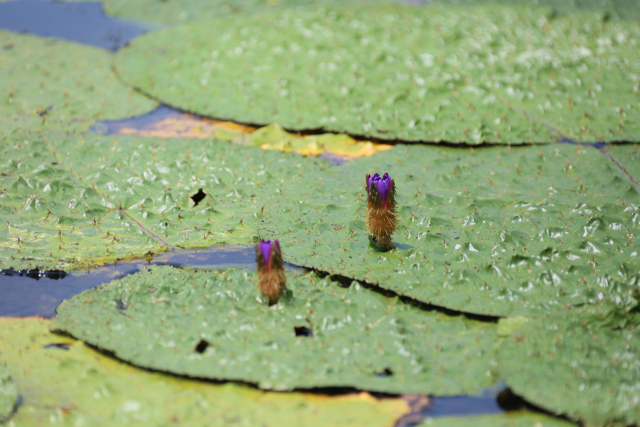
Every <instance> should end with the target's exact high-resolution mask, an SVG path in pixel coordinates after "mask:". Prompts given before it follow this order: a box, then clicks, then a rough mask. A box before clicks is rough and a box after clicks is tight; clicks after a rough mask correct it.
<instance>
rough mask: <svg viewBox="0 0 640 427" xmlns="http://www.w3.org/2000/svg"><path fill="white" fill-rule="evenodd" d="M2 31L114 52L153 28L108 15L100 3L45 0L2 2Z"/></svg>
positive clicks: (0, 12) (0, 25)
mask: <svg viewBox="0 0 640 427" xmlns="http://www.w3.org/2000/svg"><path fill="white" fill-rule="evenodd" d="M132 1H133V0H132ZM0 28H1V29H4V30H10V31H15V32H18V33H29V34H35V35H38V36H44V37H54V38H58V39H63V40H69V41H73V42H78V43H83V44H87V45H90V46H96V47H100V48H103V49H107V50H110V51H112V52H115V51H116V50H118V49H120V48H121V47H122V46H124V45H125V44H126V43H127V42H128V41H129V40H131V39H132V38H134V37H136V36H138V35H140V34H142V33H144V32H145V31H147V30H149V29H150V27H149V26H148V25H142V24H138V23H135V22H128V21H123V20H121V19H115V18H112V17H109V16H107V15H105V13H104V11H103V9H102V4H101V3H98V2H72V3H68V2H61V1H45V0H13V1H6V2H0Z"/></svg>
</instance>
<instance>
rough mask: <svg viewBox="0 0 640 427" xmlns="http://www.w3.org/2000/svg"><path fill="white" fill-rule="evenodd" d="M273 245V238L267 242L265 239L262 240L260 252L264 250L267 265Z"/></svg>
mask: <svg viewBox="0 0 640 427" xmlns="http://www.w3.org/2000/svg"><path fill="white" fill-rule="evenodd" d="M276 242H277V240H276ZM271 246H272V243H271V240H267V241H266V242H265V241H264V240H261V241H260V252H262V258H264V262H266V263H267V266H269V258H271Z"/></svg>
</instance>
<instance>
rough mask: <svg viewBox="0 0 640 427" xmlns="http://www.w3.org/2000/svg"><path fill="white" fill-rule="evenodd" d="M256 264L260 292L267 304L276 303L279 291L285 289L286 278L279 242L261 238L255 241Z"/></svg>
mask: <svg viewBox="0 0 640 427" xmlns="http://www.w3.org/2000/svg"><path fill="white" fill-rule="evenodd" d="M256 264H257V267H258V268H257V270H258V286H259V288H260V292H261V293H262V295H264V296H265V297H266V298H267V300H268V301H269V305H270V306H271V305H274V304H277V303H278V300H279V299H280V293H281V292H283V291H285V290H286V283H287V279H286V277H285V274H284V262H283V260H282V251H280V243H278V241H277V240H276V239H274V240H273V242H272V241H270V240H267V241H266V242H265V241H264V240H261V241H260V242H258V243H256Z"/></svg>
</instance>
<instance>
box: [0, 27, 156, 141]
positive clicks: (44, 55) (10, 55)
mask: <svg viewBox="0 0 640 427" xmlns="http://www.w3.org/2000/svg"><path fill="white" fill-rule="evenodd" d="M0 48H1V49H2V50H1V52H2V54H1V57H2V60H1V61H0V80H2V86H0V115H7V114H13V115H15V114H27V115H30V116H37V117H38V119H39V121H40V122H46V121H47V120H54V121H55V120H58V119H74V121H75V122H82V121H90V122H93V121H94V120H95V119H98V118H101V119H108V118H111V119H115V118H120V117H127V116H131V115H137V114H141V113H145V112H147V111H149V110H151V109H153V108H155V107H156V106H157V105H158V104H157V103H156V102H155V101H153V100H150V99H148V98H146V97H144V96H141V95H140V94H138V93H136V92H135V91H134V90H132V89H131V88H128V87H126V86H124V85H123V84H122V83H121V82H120V81H118V79H117V77H116V76H115V75H114V74H113V73H112V72H111V70H110V67H109V65H110V62H111V54H109V53H107V52H105V51H103V50H102V49H98V48H93V47H88V46H82V45H79V44H76V43H71V42H65V41H60V40H54V39H47V38H40V37H36V36H31V35H23V34H16V33H11V32H8V31H2V30H0ZM0 123H1V122H0ZM2 130H3V133H5V132H8V131H9V130H10V128H7V127H5V126H4V125H3V129H2Z"/></svg>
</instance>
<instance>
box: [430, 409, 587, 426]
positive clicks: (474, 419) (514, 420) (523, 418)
mask: <svg viewBox="0 0 640 427" xmlns="http://www.w3.org/2000/svg"><path fill="white" fill-rule="evenodd" d="M467 426H468V427H485V426H486V427H571V426H575V424H573V423H570V422H568V421H565V420H560V419H557V418H553V417H550V416H547V415H543V414H536V413H532V412H516V413H507V414H500V415H479V416H466V417H442V418H427V419H426V420H424V421H423V422H422V423H421V424H419V427H467Z"/></svg>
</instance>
